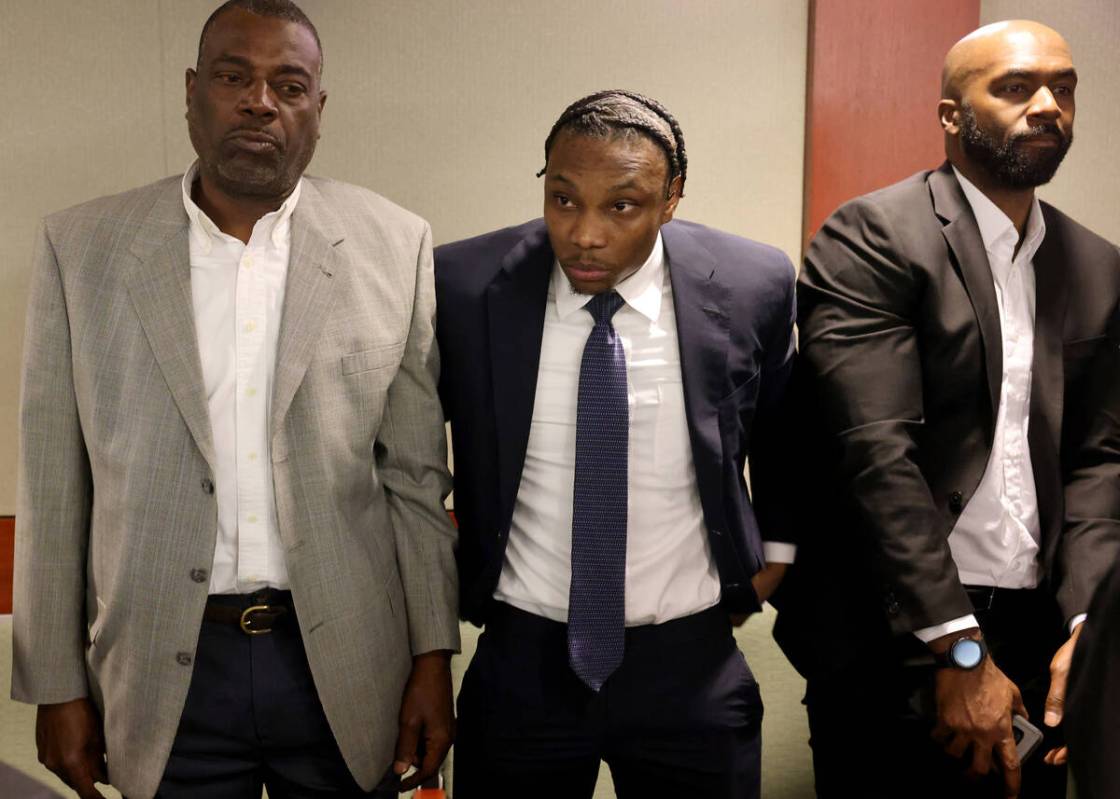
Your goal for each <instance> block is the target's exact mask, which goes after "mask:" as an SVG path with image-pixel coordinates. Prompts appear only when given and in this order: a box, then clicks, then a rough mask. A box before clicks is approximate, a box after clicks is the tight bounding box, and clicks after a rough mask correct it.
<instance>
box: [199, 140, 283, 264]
mask: <svg viewBox="0 0 1120 799" xmlns="http://www.w3.org/2000/svg"><path fill="white" fill-rule="evenodd" d="M196 177H198V161H195V162H194V163H193V164H191V166H190V169H188V170H187V171H186V172H185V173H184V174H183V208H184V209H186V212H187V218H188V219H189V220H190V237H191V246H192V247H195V248H197V250H198V252H201V253H202V254H204V255H209V253H210V251H211V249H213V247H214V242H215V241H221V240H223V239H233V237H232V236H229V235H227V234H225V233H223V232H222V231H221V230H220V229H219V228H218V226H217V225H215V224H214V222H213V221H212V220H211V219H210V217H208V216H207V215H206V213H205V212H204V211H203V210H202V209H201V208H199V207H198V205H197V204H196V203H195V201H194V200H193V199H191V189H192V188H193V187H194V181H195V178H196ZM302 188H303V178H302V177H301V178H300V179H299V180H298V181H296V187H295V188H294V189H292V193H291V194H289V195H288V197H287V198H286V199H285V200H284V204H283V205H281V206H280V207H279V208H277V209H276V210H275V211H272V212H270V213H267V214H265V215H264V216H262V217H261V218H260V219H258V220H257V223H256V224H255V225H254V226H253V236H252V238H258V236H259V239H258V240H261V239H263V240H269V241H271V243H272V246H273V247H281V246H283V245H284V242H285V241H286V240H287V236H288V232H289V230H290V228H291V219H292V212H293V211H294V210H295V208H296V204H297V203H299V195H300V190H301V189H302Z"/></svg>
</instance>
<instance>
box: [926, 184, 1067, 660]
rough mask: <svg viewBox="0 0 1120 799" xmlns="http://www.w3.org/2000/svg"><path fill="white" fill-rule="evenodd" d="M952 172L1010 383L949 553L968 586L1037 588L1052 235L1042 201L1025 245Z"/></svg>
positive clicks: (969, 621)
mask: <svg viewBox="0 0 1120 799" xmlns="http://www.w3.org/2000/svg"><path fill="white" fill-rule="evenodd" d="M953 171H954V172H955V173H956V176H957V180H958V181H959V182H960V185H961V189H963V190H964V195H965V197H966V198H967V200H968V203H969V205H970V206H971V207H972V212H973V214H974V215H975V216H976V223H977V225H978V226H979V228H980V237H981V238H982V239H983V241H984V249H985V250H986V251H987V253H988V264H989V266H990V267H991V272H992V281H993V283H994V284H995V291H996V303H997V305H998V308H999V322H1000V339H1001V342H1000V343H1001V345H1002V347H1003V376H1002V379H1001V380H1000V401H999V410H998V412H997V415H996V428H995V436H994V438H993V441H992V451H991V453H990V454H989V456H988V465H987V468H986V469H985V471H984V476H983V478H982V479H981V480H980V485H979V486H977V488H976V493H974V494H973V495H972V497H971V499H969V501H968V504H967V505H965V507H964V509H963V510H962V512H961V515H960V517H958V519H957V523H956V525H955V526H954V527H953V530H952V532H951V533H950V534H949V548H950V549H951V550H952V553H953V561H954V562H955V563H956V565H957V572H958V574H959V576H960V580H961V582H962V583H964V584H966V585H984V586H998V587H1000V588H1035V587H1037V586H1038V584H1039V580H1040V577H1041V567H1040V564H1039V539H1040V536H1041V533H1040V527H1039V517H1038V497H1037V495H1036V494H1035V485H1034V472H1033V471H1032V469H1031V452H1030V446H1029V444H1028V441H1027V429H1028V426H1029V424H1030V405H1031V365H1032V362H1033V360H1034V311H1035V276H1034V264H1033V259H1034V255H1035V253H1036V252H1037V251H1038V248H1039V245H1041V244H1042V239H1043V238H1044V237H1045V235H1046V223H1045V221H1044V220H1043V218H1042V210H1041V208H1039V204H1038V199H1037V198H1036V199H1035V200H1034V204H1033V205H1032V206H1031V211H1030V215H1029V216H1028V217H1027V226H1026V229H1025V230H1024V232H1023V242H1022V244H1021V245H1019V233H1018V231H1017V230H1016V229H1015V223H1014V222H1012V221H1011V219H1010V218H1009V217H1008V216H1007V214H1005V213H1004V212H1003V211H1001V210H1000V209H999V207H998V206H996V204H995V203H993V202H992V201H991V200H990V199H988V197H987V196H985V195H984V193H983V192H981V191H980V190H979V189H978V188H976V187H975V186H974V185H973V184H972V183H970V182H969V181H968V179H967V178H965V177H964V176H963V175H962V174H961V173H960V172H957V171H956V169H955V168H954V170H953ZM1016 245H1019V250H1018V252H1016V251H1015V248H1016ZM975 626H977V623H976V618H975V617H974V616H971V615H970V616H962V617H961V618H959V619H953V620H952V621H949V622H946V623H944V624H939V625H937V626H935V627H928V628H923V629H921V630H918V631H916V634H917V635H918V637H919V638H921V639H922V640H923V641H926V642H927V643H928V642H929V641H932V640H933V639H934V638H937V637H940V636H942V635H947V634H948V633H951V632H956V631H957V630H963V629H967V628H969V627H975Z"/></svg>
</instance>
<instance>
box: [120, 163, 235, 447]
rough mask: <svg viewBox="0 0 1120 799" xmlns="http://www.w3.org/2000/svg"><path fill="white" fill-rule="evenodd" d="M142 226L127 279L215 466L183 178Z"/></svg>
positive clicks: (178, 401) (167, 376)
mask: <svg viewBox="0 0 1120 799" xmlns="http://www.w3.org/2000/svg"><path fill="white" fill-rule="evenodd" d="M141 230H142V231H145V233H142V234H138V235H137V238H136V240H135V241H134V242H133V244H132V253H133V254H134V255H135V256H136V257H137V258H138V259H139V261H140V263H139V265H138V267H137V268H136V269H135V270H134V271H133V273H132V274H131V275H130V276H129V279H128V292H129V297H130V298H131V299H132V304H133V307H134V308H135V309H136V315H137V316H138V317H139V319H140V326H141V327H142V328H143V329H144V335H145V336H147V338H148V344H149V346H150V347H151V348H152V354H153V355H154V356H155V359H156V363H157V364H158V366H159V369H160V372H161V373H162V374H163V379H164V381H165V382H166V383H167V388H168V390H169V391H170V392H171V396H172V398H173V399H174V401H175V405H176V406H177V407H178V408H179V413H180V414H181V415H182V417H183V421H184V422H185V423H186V425H187V429H188V430H189V431H190V433H191V436H192V438H194V442H195V445H196V446H197V447H198V450H199V452H201V453H202V457H203V458H205V459H206V462H207V463H209V464H210V466H211V468H213V466H214V445H213V436H212V433H211V430H210V411H209V408H208V406H207V403H206V391H205V387H204V384H203V382H202V360H201V358H200V357H199V354H198V336H197V333H196V331H195V326H194V302H193V300H192V298H191V263H190V241H189V221H188V219H187V213H186V210H185V209H184V208H183V203H182V190H181V189H180V184H179V183H178V182H176V181H170V182H169V184H168V189H167V191H166V192H165V193H164V194H163V195H161V196H160V197H159V199H158V200H157V201H156V203H155V204H154V205H153V207H152V211H151V212H150V214H149V216H148V218H147V219H146V220H145V222H144V223H142V225H141ZM149 231H150V232H151V233H148V232H149ZM157 232H158V233H157ZM153 233H154V234H155V235H153Z"/></svg>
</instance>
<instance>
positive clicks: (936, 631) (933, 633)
mask: <svg viewBox="0 0 1120 799" xmlns="http://www.w3.org/2000/svg"><path fill="white" fill-rule="evenodd" d="M979 626H980V624H979V622H977V621H976V617H975V616H973V615H972V614H971V613H970V614H969V615H967V616H961V617H960V618H958V619H952V620H951V621H947V622H944V623H942V624H936V625H934V626H933V627H923V628H922V629H920V630H914V635H916V636H918V639H919V640H921V642H922V643H923V644H928V643H929V642H930V641H933V640H935V639H937V638H940V637H941V636H943V635H948V634H949V633H955V632H960V631H961V630H967V629H969V628H970V627H979Z"/></svg>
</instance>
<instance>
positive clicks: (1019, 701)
mask: <svg viewBox="0 0 1120 799" xmlns="http://www.w3.org/2000/svg"><path fill="white" fill-rule="evenodd" d="M1011 712H1012V714H1014V715H1017V716H1022V717H1023V718H1025V719H1027V720H1028V721H1029V720H1030V717H1031V715H1030V713H1028V712H1027V706H1026V705H1024V704H1023V695H1022V694H1021V693H1019V686H1017V685H1015V684H1014V683H1012V685H1011Z"/></svg>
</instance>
